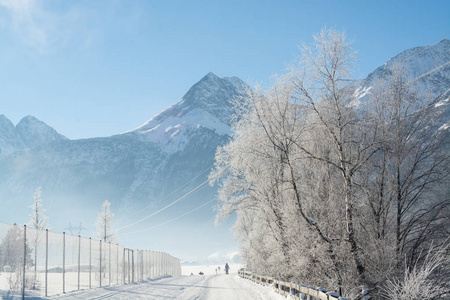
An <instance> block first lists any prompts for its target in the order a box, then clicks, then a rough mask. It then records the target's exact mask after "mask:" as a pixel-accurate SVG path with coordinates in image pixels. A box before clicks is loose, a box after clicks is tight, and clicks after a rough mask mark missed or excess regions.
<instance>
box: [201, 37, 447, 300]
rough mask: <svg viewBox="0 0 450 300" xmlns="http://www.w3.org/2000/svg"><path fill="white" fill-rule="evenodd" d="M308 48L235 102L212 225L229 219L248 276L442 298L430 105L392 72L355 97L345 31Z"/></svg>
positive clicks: (439, 147) (443, 188)
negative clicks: (412, 289) (284, 71)
mask: <svg viewBox="0 0 450 300" xmlns="http://www.w3.org/2000/svg"><path fill="white" fill-rule="evenodd" d="M314 39H315V44H314V45H312V47H309V46H303V47H302V56H301V59H300V61H299V62H298V64H296V65H294V66H292V68H291V70H290V72H289V73H288V74H286V75H282V76H277V77H276V78H274V81H273V84H272V85H271V86H270V87H268V88H262V87H259V86H256V87H254V88H253V89H251V90H250V89H249V90H248V91H247V96H246V97H245V98H244V99H238V100H237V101H235V107H236V111H237V113H236V115H235V118H234V119H233V133H234V137H233V140H232V141H230V143H229V144H227V145H225V146H224V147H221V148H219V149H218V150H217V153H216V163H215V168H214V170H213V172H212V173H211V174H210V180H211V183H215V182H218V183H219V184H220V188H219V197H220V204H219V207H218V215H217V220H218V221H219V222H220V221H221V220H223V219H225V218H226V217H228V216H229V215H230V214H232V213H234V212H237V221H236V224H235V227H234V230H235V233H236V235H237V237H238V238H239V239H240V240H241V242H242V255H243V258H244V260H245V262H246V264H247V268H248V269H251V270H252V271H254V272H258V273H260V274H266V275H271V276H276V277H279V278H283V279H285V280H295V281H298V282H301V283H302V284H308V285H311V286H323V287H326V288H328V289H333V288H334V289H336V290H337V291H338V292H340V293H341V295H345V296H348V297H350V298H354V299H357V298H360V297H363V296H364V295H368V294H370V295H371V296H373V297H380V298H392V299H402V298H401V297H400V296H401V295H404V292H405V291H406V290H410V289H408V287H409V286H410V285H411V284H412V283H411V280H416V281H418V282H416V285H418V286H419V288H417V293H416V294H414V295H412V296H411V295H410V294H408V296H407V297H410V298H408V299H431V298H433V299H434V298H439V297H446V296H447V297H448V295H449V294H448V289H449V287H448V284H447V283H446V282H445V279H444V280H442V278H447V279H448V278H449V277H448V276H449V275H450V273H449V258H448V257H449V255H448V251H449V243H448V242H449V240H448V237H449V228H450V208H449V207H450V205H449V204H450V200H449V198H450V197H449V194H450V193H449V189H448V187H449V184H448V183H449V162H450V160H449V135H448V131H447V130H439V128H440V126H441V125H442V123H439V122H440V121H442V120H439V118H437V117H436V116H435V115H434V114H435V110H433V106H432V105H430V104H431V101H432V100H435V99H430V98H429V97H427V95H426V91H421V90H417V89H416V88H415V86H414V85H413V84H409V83H408V82H410V78H407V77H406V75H405V72H403V70H402V66H401V65H400V64H399V65H398V66H396V67H395V68H394V69H393V71H392V72H391V74H390V75H389V76H386V77H385V78H381V79H380V80H379V81H378V82H376V83H375V84H374V85H373V87H372V89H371V90H370V93H369V94H368V95H367V96H366V97H365V98H364V99H363V100H360V99H358V98H357V97H356V94H355V88H356V87H357V84H356V81H355V80H354V79H352V77H351V74H352V67H354V64H355V55H354V51H353V50H352V48H351V47H350V46H349V43H348V42H347V41H346V38H345V34H343V33H340V32H337V31H335V30H327V29H324V30H322V31H321V32H320V33H319V34H318V35H316V36H315V37H314ZM431 257H433V259H431ZM435 259H437V260H438V261H439V264H437V265H436V264H435V265H436V266H435V268H433V270H432V271H431V272H428V271H429V270H430V268H429V267H430V264H431V261H433V262H435V261H436V260H435ZM427 264H428V265H427ZM421 272H422V273H421ZM424 272H425V273H426V274H425V273H424ZM427 272H428V273H427ZM414 274H416V275H418V276H412V275H414ZM419 275H421V276H422V277H424V278H423V280H422V281H420V280H417V278H418V277H420V276H419ZM446 276H447V277H446ZM422 277H421V278H422ZM411 278H414V279H411ZM420 284H422V286H420ZM430 284H431V286H433V290H434V291H433V292H432V294H429V293H428V291H425V290H426V289H425V286H426V285H427V286H428V285H430ZM421 287H422V288H423V289H422V291H421ZM421 293H428V294H427V295H426V297H425V296H423V295H422V294H421ZM430 295H431V296H430ZM402 297H403V296H402ZM411 297H412V298H411ZM430 297H431V298H430ZM405 299H406V298H405Z"/></svg>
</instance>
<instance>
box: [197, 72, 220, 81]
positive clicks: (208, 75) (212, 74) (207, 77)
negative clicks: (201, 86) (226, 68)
mask: <svg viewBox="0 0 450 300" xmlns="http://www.w3.org/2000/svg"><path fill="white" fill-rule="evenodd" d="M209 78H212V79H216V78H219V77H218V76H217V75H216V74H214V73H213V72H209V73H208V74H206V75H205V76H204V77H203V79H209ZM203 79H202V80H203ZM200 81H201V80H200Z"/></svg>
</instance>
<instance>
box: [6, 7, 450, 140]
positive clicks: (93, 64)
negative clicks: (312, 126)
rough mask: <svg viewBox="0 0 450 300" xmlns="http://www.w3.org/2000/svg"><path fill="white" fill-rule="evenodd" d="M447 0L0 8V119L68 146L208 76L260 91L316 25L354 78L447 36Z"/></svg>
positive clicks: (114, 127) (145, 113)
mask: <svg viewBox="0 0 450 300" xmlns="http://www.w3.org/2000/svg"><path fill="white" fill-rule="evenodd" d="M449 12H450V1H447V0H446V1H439V0H434V1H411V0H410V1H261V0H260V1H243V0H241V1H211V0H210V1H150V0H149V1H144V0H142V1H140V0H122V1H113V0H110V1H103V0H96V1H92V0H84V1H83V0H81V1H71V0H64V1H56V0H54V1H42V0H0V82H1V85H0V114H4V115H6V116H7V117H8V118H9V119H11V120H12V121H13V123H14V124H16V123H17V122H18V121H19V120H20V119H21V118H22V117H24V116H26V115H34V116H36V117H37V118H39V119H41V120H42V121H44V122H46V123H47V124H49V125H50V126H52V127H54V128H55V129H56V130H57V131H59V132H60V133H62V134H64V135H66V136H67V137H69V138H71V139H78V138H88V137H97V136H109V135H113V134H117V133H121V132H124V131H127V130H130V129H133V128H135V127H137V126H139V125H141V124H142V123H144V122H145V121H146V120H148V119H149V118H151V117H152V116H153V115H155V114H157V113H158V112H160V111H161V110H163V109H164V108H166V107H168V106H170V105H172V104H174V103H175V102H176V101H178V100H179V99H180V98H181V97H182V96H183V95H184V93H185V92H186V91H187V90H188V89H189V87H191V86H192V85H193V84H194V83H195V82H197V81H198V80H199V79H201V77H203V76H204V75H205V74H206V73H208V72H209V71H212V72H214V73H215V74H217V75H218V76H220V77H223V76H237V77H239V78H241V79H243V80H244V81H247V82H250V83H252V82H261V83H267V82H268V79H269V77H270V75H271V74H274V73H282V72H283V71H284V70H285V68H286V66H287V64H289V63H291V62H292V61H294V60H295V57H296V56H298V55H299V51H298V47H297V46H298V45H299V44H301V43H302V42H306V43H310V42H311V40H312V35H313V34H314V33H317V32H319V31H320V29H321V28H322V27H323V26H328V27H335V28H337V29H339V30H342V29H343V30H345V31H346V32H347V34H348V37H349V38H350V39H352V40H353V41H354V43H353V47H354V48H355V49H356V50H358V59H359V66H358V68H357V70H356V72H355V74H356V75H357V76H358V77H359V78H364V77H365V76H366V75H367V74H368V73H369V72H371V71H373V70H374V69H375V68H376V67H378V66H380V65H381V64H383V63H384V62H385V61H386V60H388V59H389V58H391V57H393V56H395V55H396V54H398V53H399V52H401V51H403V50H405V49H408V48H412V47H415V46H421V45H429V44H434V43H436V42H438V41H439V40H441V39H442V38H444V37H446V36H447V38H448V35H449V34H450V18H449Z"/></svg>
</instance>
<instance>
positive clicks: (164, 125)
mask: <svg viewBox="0 0 450 300" xmlns="http://www.w3.org/2000/svg"><path fill="white" fill-rule="evenodd" d="M246 86H247V85H246V84H245V83H244V82H243V81H242V80H240V79H239V78H237V77H232V78H228V77H225V78H219V77H217V76H216V75H215V74H213V73H211V72H210V73H208V74H207V75H206V76H205V77H203V78H202V79H201V80H200V81H199V82H197V83H196V84H195V85H194V86H192V87H191V88H190V89H189V91H188V92H187V93H186V95H184V97H183V98H181V100H180V101H178V103H176V104H175V105H173V106H171V107H169V108H168V109H166V110H164V111H163V112H161V113H160V114H158V115H156V116H154V117H153V118H151V119H150V120H149V121H147V122H146V123H145V124H143V125H142V126H140V127H138V128H136V129H134V130H132V131H129V132H127V133H125V134H136V135H137V136H138V137H139V138H140V139H141V140H143V141H149V142H153V143H155V144H158V145H161V146H162V150H163V151H165V152H167V153H175V152H178V151H182V150H183V149H184V148H185V147H186V145H187V144H188V143H189V142H190V140H191V137H192V135H193V134H195V132H198V131H199V130H201V129H202V128H203V129H206V130H209V131H213V132H214V133H215V134H217V135H219V136H224V135H229V134H230V133H231V131H230V124H229V121H230V116H231V114H232V113H233V111H232V103H231V101H230V100H232V99H235V98H237V97H239V95H240V92H239V91H242V90H243V89H245V88H246Z"/></svg>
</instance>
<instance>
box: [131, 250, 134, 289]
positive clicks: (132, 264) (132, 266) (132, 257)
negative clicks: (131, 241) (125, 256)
mask: <svg viewBox="0 0 450 300" xmlns="http://www.w3.org/2000/svg"><path fill="white" fill-rule="evenodd" d="M131 281H132V282H134V250H131Z"/></svg>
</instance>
